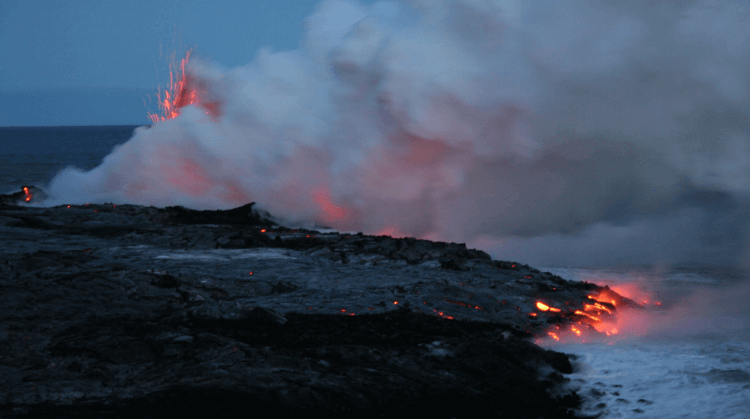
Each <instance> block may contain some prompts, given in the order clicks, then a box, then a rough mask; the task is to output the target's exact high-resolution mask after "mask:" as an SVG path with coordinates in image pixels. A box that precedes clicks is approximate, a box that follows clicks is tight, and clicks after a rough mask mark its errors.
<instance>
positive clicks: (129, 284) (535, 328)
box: [0, 194, 597, 418]
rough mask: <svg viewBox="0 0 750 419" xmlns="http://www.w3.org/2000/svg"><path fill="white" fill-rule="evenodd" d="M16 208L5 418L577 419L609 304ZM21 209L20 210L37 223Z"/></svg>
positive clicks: (179, 225) (422, 245) (8, 276)
mask: <svg viewBox="0 0 750 419" xmlns="http://www.w3.org/2000/svg"><path fill="white" fill-rule="evenodd" d="M23 197H24V195H23V194H21V195H19V196H17V197H16V196H12V195H5V196H0V238H1V239H0V377H1V379H0V417H8V418H27V417H56V418H74V417H75V418H82V417H90V418H95V417H96V418H98V417H102V418H125V417H139V418H163V417H178V416H180V417H185V416H187V415H191V416H193V415H196V414H198V415H210V417H217V418H218V417H246V416H249V415H252V416H253V417H327V418H334V417H380V416H386V417H406V416H407V415H415V416H424V417H428V416H429V417H431V418H441V417H445V418H452V417H456V418H462V417H490V416H495V417H515V418H538V417H544V418H564V417H574V411H575V409H577V408H578V407H579V405H580V398H579V396H578V395H577V394H575V393H574V392H572V391H569V390H566V389H565V383H566V381H567V379H566V378H565V377H564V374H568V373H571V372H572V368H571V364H570V361H569V358H568V356H567V355H565V354H561V353H557V352H553V351H549V350H545V349H543V348H540V347H538V346H536V345H534V344H533V343H532V341H531V339H530V338H531V337H532V336H533V335H534V334H540V333H543V330H544V328H545V327H547V326H549V325H550V324H552V323H554V322H560V321H566V320H565V319H564V318H561V317H555V316H538V318H537V317H531V316H529V315H528V313H529V312H531V311H533V310H534V304H535V301H536V300H538V299H543V300H544V301H547V302H548V303H550V304H555V305H556V306H557V307H569V308H570V309H571V310H572V309H575V308H577V307H579V306H581V305H582V304H583V302H584V301H585V300H586V295H587V294H588V293H589V292H591V291H593V290H595V289H596V288H597V287H596V286H595V285H592V284H587V283H577V282H569V281H566V280H564V279H562V278H560V277H557V276H554V275H552V274H549V273H543V272H540V271H538V270H536V269H533V268H530V267H528V266H527V265H520V264H518V263H515V262H503V261H496V260H491V258H490V257H489V256H488V255H487V254H486V253H484V252H481V251H478V250H472V249H466V246H465V245H462V244H455V243H435V242H430V241H425V240H416V239H410V238H405V239H394V238H391V237H387V236H380V237H374V236H366V235H362V234H356V235H349V234H333V233H329V234H321V233H320V232H319V231H313V230H291V229H288V228H284V227H281V226H278V225H276V224H275V223H274V222H273V219H272V218H271V216H270V215H268V214H265V213H262V212H259V211H256V210H254V209H253V208H252V204H250V205H246V206H243V207H240V208H236V209H233V210H228V211H193V210H188V209H185V208H181V207H169V208H164V209H158V208H154V207H142V206H134V205H116V206H115V205H113V204H98V205H94V204H92V205H72V206H70V207H68V206H61V207H54V208H34V207H30V206H24V205H22V204H21V203H19V202H18V200H19V199H21V200H22V199H23ZM17 204H18V205H17Z"/></svg>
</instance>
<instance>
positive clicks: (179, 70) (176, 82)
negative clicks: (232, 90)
mask: <svg viewBox="0 0 750 419" xmlns="http://www.w3.org/2000/svg"><path fill="white" fill-rule="evenodd" d="M192 51H193V50H192V49H191V50H189V51H188V52H187V53H186V54H185V58H183V59H182V60H180V64H179V66H178V65H177V62H176V61H175V58H174V55H172V60H171V62H170V63H169V87H168V88H167V89H166V90H165V91H164V92H162V91H161V90H160V91H159V92H157V93H156V99H157V101H158V102H159V110H160V111H161V115H157V114H153V113H151V112H149V113H148V118H149V119H150V120H151V122H153V123H154V124H155V123H157V122H161V121H166V120H167V119H173V118H176V117H177V116H179V115H180V112H181V111H180V109H181V108H183V107H185V106H188V105H199V106H200V107H201V108H203V109H204V110H205V113H206V114H208V115H210V116H211V117H216V116H218V115H219V105H220V104H219V102H210V101H204V100H201V98H200V97H199V95H198V93H199V90H198V89H197V87H196V85H195V84H196V83H195V82H194V79H191V77H190V75H189V74H187V73H186V71H185V69H186V68H187V65H188V62H189V61H190V54H191V53H192ZM201 93H206V92H205V91H201Z"/></svg>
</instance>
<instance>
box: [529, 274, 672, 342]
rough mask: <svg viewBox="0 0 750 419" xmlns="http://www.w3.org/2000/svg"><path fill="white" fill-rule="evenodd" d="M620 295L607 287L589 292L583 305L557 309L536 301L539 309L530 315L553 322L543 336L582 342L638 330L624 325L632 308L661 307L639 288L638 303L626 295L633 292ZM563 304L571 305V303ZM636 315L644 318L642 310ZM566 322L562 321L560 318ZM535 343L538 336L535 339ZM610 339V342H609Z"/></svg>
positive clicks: (631, 315) (556, 339)
mask: <svg viewBox="0 0 750 419" xmlns="http://www.w3.org/2000/svg"><path fill="white" fill-rule="evenodd" d="M621 291H622V295H621V294H620V293H618V292H617V291H615V290H613V289H611V288H610V287H608V286H604V288H601V289H600V290H598V291H596V292H594V293H592V294H590V295H588V299H589V300H591V302H590V303H583V307H582V308H570V309H567V310H566V309H559V308H557V307H554V306H552V305H551V304H549V303H546V302H543V301H537V302H536V304H535V306H536V309H537V310H538V312H531V313H529V316H531V317H535V318H539V317H540V316H542V315H545V314H546V316H547V321H548V322H549V323H552V324H551V325H550V327H548V328H547V329H545V331H544V334H543V335H542V336H548V337H549V338H551V339H554V340H555V341H558V342H560V341H563V340H565V341H577V342H581V343H585V342H587V340H595V339H597V338H598V337H601V336H602V335H604V336H607V337H614V336H616V335H620V336H621V335H622V332H623V331H624V330H627V331H628V332H630V333H636V334H637V333H638V330H635V329H634V330H631V329H633V328H632V327H627V325H628V324H629V323H631V318H632V317H633V316H634V314H633V310H637V311H641V310H644V309H647V308H648V307H649V306H661V302H659V301H655V302H653V303H651V298H648V297H643V296H644V295H645V293H644V292H642V291H640V290H638V292H637V293H636V294H638V298H639V301H640V303H639V302H636V301H634V300H632V299H630V298H629V296H630V295H632V293H631V292H628V291H627V290H624V289H623V290H621ZM565 305H566V306H571V305H573V304H572V303H570V302H566V303H565ZM635 317H643V316H642V313H639V315H636V316H635ZM563 319H565V320H567V321H561V320H563ZM536 342H537V343H540V342H541V339H537V340H536ZM612 343H613V342H610V344H612Z"/></svg>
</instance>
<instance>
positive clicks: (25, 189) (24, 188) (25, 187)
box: [23, 186, 34, 202]
mask: <svg viewBox="0 0 750 419" xmlns="http://www.w3.org/2000/svg"><path fill="white" fill-rule="evenodd" d="M23 193H25V194H26V196H25V197H24V199H23V200H24V201H26V202H29V201H31V198H33V197H34V195H32V194H31V190H29V187H28V186H24V187H23Z"/></svg>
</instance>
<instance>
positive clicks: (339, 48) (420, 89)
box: [49, 0, 750, 266]
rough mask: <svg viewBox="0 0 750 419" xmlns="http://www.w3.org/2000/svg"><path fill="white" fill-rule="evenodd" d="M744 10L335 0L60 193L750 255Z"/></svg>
mask: <svg viewBox="0 0 750 419" xmlns="http://www.w3.org/2000/svg"><path fill="white" fill-rule="evenodd" d="M747 22H750V9H749V8H748V6H747V4H746V3H744V2H739V1H721V2H717V1H661V2H652V1H628V2H619V1H610V0H589V1H549V2H528V1H512V0H507V1H504V0H495V1H491V0H403V1H393V2H381V3H376V4H374V5H372V6H369V7H365V6H363V5H360V4H358V3H356V2H353V1H343V0H327V1H325V2H323V3H321V4H320V6H319V7H318V9H317V11H316V12H315V14H314V15H312V16H310V17H309V18H308V19H307V20H306V22H305V24H306V33H305V37H304V39H303V40H302V43H301V47H300V49H298V50H295V51H282V52H274V51H271V50H268V49H264V50H261V51H259V52H258V54H257V56H256V57H255V59H254V60H253V61H252V62H251V63H249V64H248V65H246V66H243V67H239V68H233V69H223V68H220V67H219V66H218V65H217V64H215V63H211V62H206V61H195V60H194V61H192V64H193V65H192V66H191V67H190V68H189V72H190V75H191V80H193V83H194V85H195V86H198V90H199V95H200V96H201V100H202V101H203V102H204V103H211V104H212V105H211V110H212V112H210V113H209V114H207V113H206V109H205V108H203V107H200V106H189V107H186V108H184V109H183V112H182V114H181V115H180V116H179V117H177V118H176V119H173V120H168V121H165V122H161V123H158V124H156V125H155V126H153V127H151V128H148V129H139V130H138V131H137V132H136V133H135V135H134V136H133V138H132V139H131V140H130V141H129V142H127V143H126V144H123V145H122V146H120V147H118V148H116V149H115V150H114V151H113V152H112V154H110V155H109V156H108V157H107V158H106V159H105V160H104V162H103V163H102V164H101V166H99V167H97V168H96V169H94V170H92V171H90V172H81V171H78V170H76V169H72V168H69V169H66V170H65V171H63V172H61V173H60V174H59V175H58V176H57V177H56V178H55V179H53V181H52V182H51V184H50V185H49V189H50V193H51V195H52V196H54V197H55V199H54V200H52V201H50V202H52V203H62V202H89V201H113V202H127V203H136V204H148V205H157V206H166V205H185V206H188V207H192V208H200V209H204V208H230V207H234V206H238V205H241V204H245V203H247V202H250V201H255V202H257V203H258V205H259V206H260V207H262V208H264V209H266V210H268V211H270V212H271V213H272V214H275V215H277V216H279V217H280V218H282V219H283V220H284V221H285V222H287V223H305V222H312V221H317V222H319V223H323V224H326V225H330V226H332V227H334V228H337V229H340V230H344V231H363V232H366V233H371V234H372V233H391V234H397V235H408V236H417V237H424V238H430V239H439V240H447V241H460V242H468V243H469V245H470V246H472V245H473V246H477V247H480V248H484V249H486V250H489V251H490V253H491V254H493V256H495V257H498V258H502V259H517V260H519V261H523V262H526V263H533V264H547V265H550V264H558V265H560V264H563V265H564V264H567V265H569V266H571V265H576V264H578V265H581V264H584V265H591V264H599V265H606V264H613V263H665V264H671V263H678V264H689V263H732V264H737V265H741V264H743V263H748V262H750V247H748V243H750V234H749V228H748V226H750V211H748V210H749V209H750V205H749V204H750V118H749V116H750V100H749V99H750V28H749V27H748V24H747Z"/></svg>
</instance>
